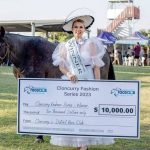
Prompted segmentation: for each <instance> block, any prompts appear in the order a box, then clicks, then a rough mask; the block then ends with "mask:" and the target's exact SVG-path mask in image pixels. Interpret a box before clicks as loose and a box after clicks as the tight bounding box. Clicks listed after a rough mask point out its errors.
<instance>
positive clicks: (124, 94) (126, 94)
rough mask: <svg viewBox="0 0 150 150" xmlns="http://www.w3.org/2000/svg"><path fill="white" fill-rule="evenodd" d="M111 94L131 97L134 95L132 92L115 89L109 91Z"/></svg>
mask: <svg viewBox="0 0 150 150" xmlns="http://www.w3.org/2000/svg"><path fill="white" fill-rule="evenodd" d="M111 94H113V95H115V96H116V97H117V96H131V95H134V94H135V91H134V90H129V89H121V88H115V89H112V90H111Z"/></svg>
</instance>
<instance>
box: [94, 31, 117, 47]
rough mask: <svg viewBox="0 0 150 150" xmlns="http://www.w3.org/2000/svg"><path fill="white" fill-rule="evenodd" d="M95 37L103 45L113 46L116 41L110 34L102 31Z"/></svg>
mask: <svg viewBox="0 0 150 150" xmlns="http://www.w3.org/2000/svg"><path fill="white" fill-rule="evenodd" d="M97 37H99V38H100V39H101V40H102V41H103V42H104V44H114V43H115V41H116V39H117V38H116V37H115V36H114V35H113V34H112V33H111V32H106V31H102V32H101V33H99V34H98V36H97Z"/></svg>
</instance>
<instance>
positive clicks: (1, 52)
mask: <svg viewBox="0 0 150 150" xmlns="http://www.w3.org/2000/svg"><path fill="white" fill-rule="evenodd" d="M4 36H5V29H4V28H3V27H1V28H0V64H1V63H2V62H3V61H4V59H5V58H6V57H7V43H6V42H5V40H4Z"/></svg>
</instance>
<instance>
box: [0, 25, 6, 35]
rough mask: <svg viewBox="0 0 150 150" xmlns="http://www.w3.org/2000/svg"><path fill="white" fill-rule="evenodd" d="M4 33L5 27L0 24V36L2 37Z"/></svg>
mask: <svg viewBox="0 0 150 150" xmlns="http://www.w3.org/2000/svg"><path fill="white" fill-rule="evenodd" d="M4 35H5V29H4V27H2V26H1V30H0V36H1V37H4Z"/></svg>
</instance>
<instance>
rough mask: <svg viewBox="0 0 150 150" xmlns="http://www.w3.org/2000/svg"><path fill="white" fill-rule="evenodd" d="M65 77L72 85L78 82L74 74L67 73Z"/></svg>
mask: <svg viewBox="0 0 150 150" xmlns="http://www.w3.org/2000/svg"><path fill="white" fill-rule="evenodd" d="M66 76H67V77H68V79H69V80H70V81H71V82H73V83H75V82H77V81H78V78H77V76H76V75H74V74H72V73H71V72H67V73H66Z"/></svg>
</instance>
